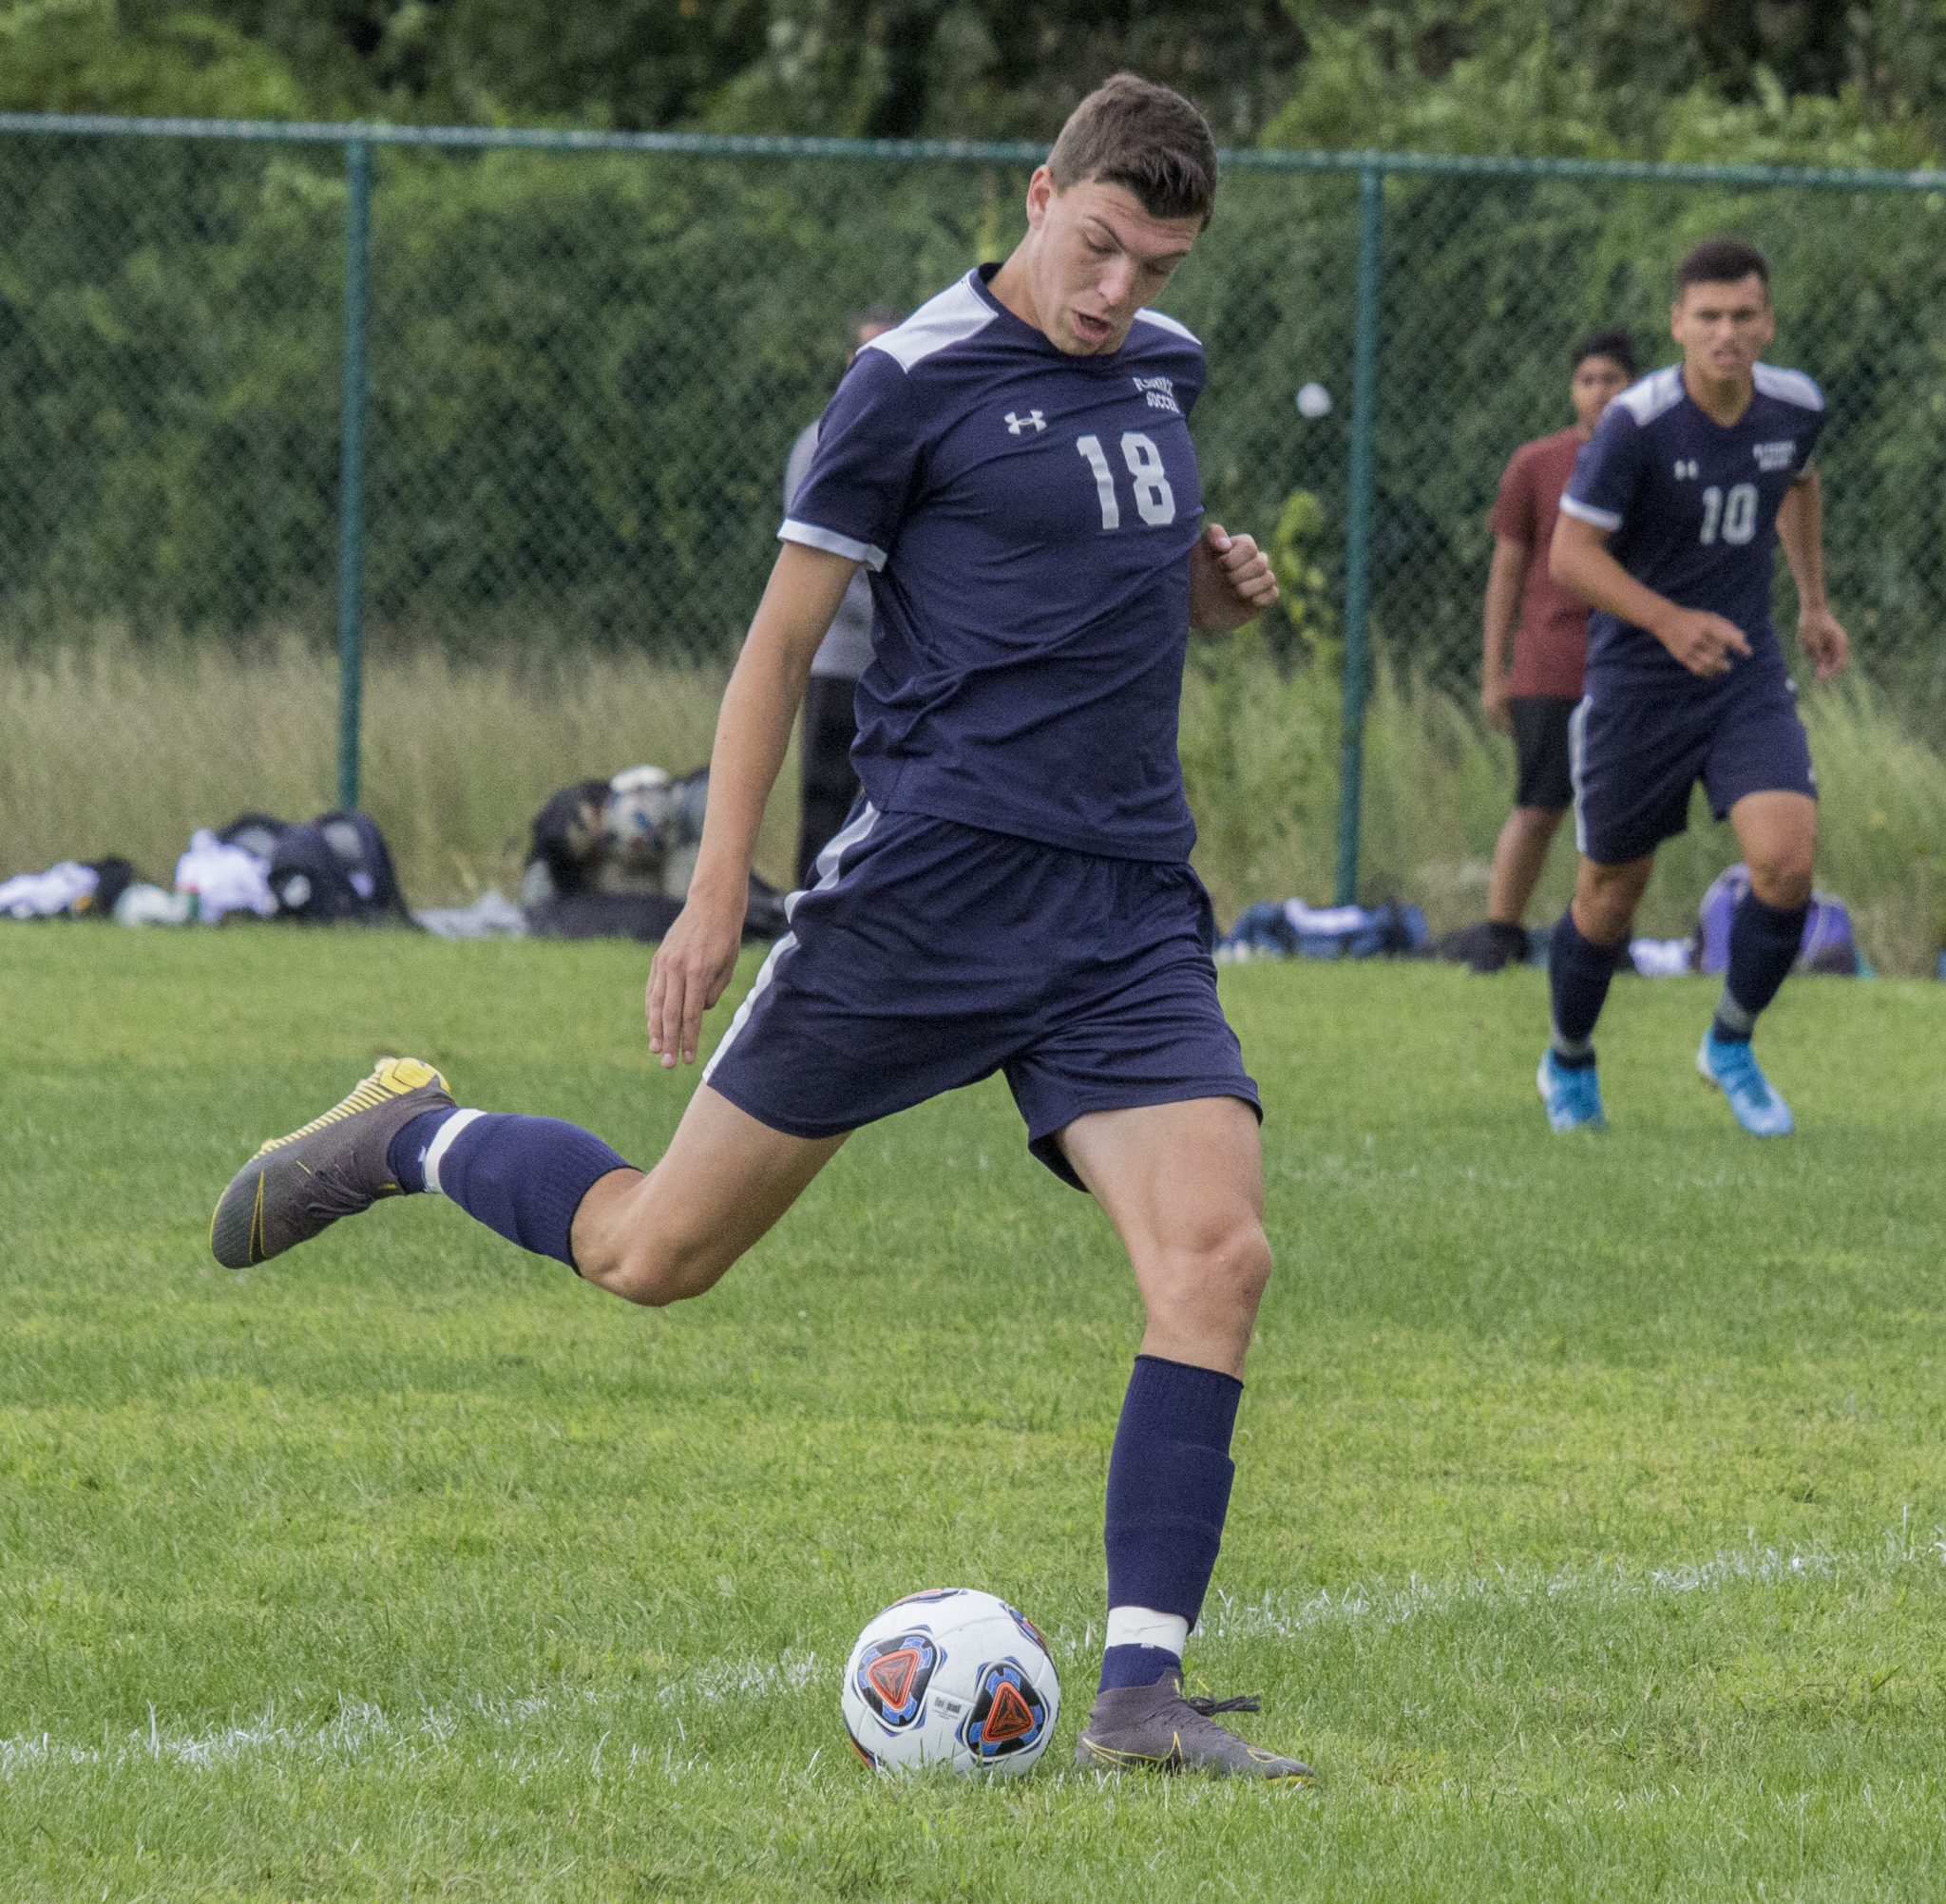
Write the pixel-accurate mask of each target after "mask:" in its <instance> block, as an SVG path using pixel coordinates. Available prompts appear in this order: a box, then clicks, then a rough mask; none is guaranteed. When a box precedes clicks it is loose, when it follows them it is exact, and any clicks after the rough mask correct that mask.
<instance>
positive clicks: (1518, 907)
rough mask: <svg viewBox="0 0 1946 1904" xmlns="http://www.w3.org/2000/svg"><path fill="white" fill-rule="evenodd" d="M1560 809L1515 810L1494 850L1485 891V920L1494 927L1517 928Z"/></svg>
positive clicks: (1543, 863)
mask: <svg viewBox="0 0 1946 1904" xmlns="http://www.w3.org/2000/svg"><path fill="white" fill-rule="evenodd" d="M1565 810H1566V809H1563V808H1559V807H1516V808H1515V809H1514V810H1513V811H1512V812H1511V813H1509V814H1508V815H1507V823H1506V825H1505V826H1503V827H1502V828H1500V837H1499V840H1498V843H1497V844H1496V846H1495V847H1494V871H1493V880H1492V882H1491V884H1490V885H1488V887H1487V898H1486V916H1487V918H1488V919H1489V920H1490V921H1491V922H1492V923H1494V924H1496V925H1518V924H1520V923H1522V922H1523V921H1524V920H1525V919H1526V917H1527V904H1528V902H1529V901H1530V900H1531V899H1532V898H1533V897H1534V888H1535V887H1536V885H1539V883H1540V875H1541V869H1542V868H1543V867H1544V866H1546V865H1547V852H1548V848H1549V847H1551V846H1552V845H1553V844H1554V838H1555V833H1556V832H1557V831H1558V830H1559V828H1560V824H1561V815H1562V813H1563V812H1564V811H1565Z"/></svg>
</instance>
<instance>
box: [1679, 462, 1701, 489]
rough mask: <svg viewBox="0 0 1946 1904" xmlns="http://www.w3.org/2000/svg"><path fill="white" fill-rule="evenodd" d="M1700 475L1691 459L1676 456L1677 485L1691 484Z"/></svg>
mask: <svg viewBox="0 0 1946 1904" xmlns="http://www.w3.org/2000/svg"><path fill="white" fill-rule="evenodd" d="M1702 473H1703V471H1702V469H1701V468H1700V467H1699V466H1698V465H1697V463H1696V461H1695V459H1694V458H1693V457H1688V456H1678V457H1677V458H1676V481H1677V482H1678V483H1693V482H1695V480H1696V479H1697V477H1699V476H1700V475H1702Z"/></svg>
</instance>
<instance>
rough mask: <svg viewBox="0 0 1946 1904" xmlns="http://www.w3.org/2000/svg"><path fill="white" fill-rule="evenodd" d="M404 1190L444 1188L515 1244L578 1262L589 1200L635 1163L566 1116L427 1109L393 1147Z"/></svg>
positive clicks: (393, 1160)
mask: <svg viewBox="0 0 1946 1904" xmlns="http://www.w3.org/2000/svg"><path fill="white" fill-rule="evenodd" d="M388 1161H389V1162H390V1164H391V1173H392V1175H393V1177H394V1178H395V1179H396V1180H397V1182H398V1185H399V1188H400V1189H401V1190H437V1191H438V1192H439V1193H440V1194H441V1195H442V1196H445V1197H447V1198H448V1199H449V1200H450V1201H452V1202H453V1203H456V1204H458V1205H459V1207H460V1208H461V1209H463V1210H465V1211H466V1212H467V1215H468V1216H470V1217H473V1218H475V1219H476V1220H477V1221H479V1222H481V1223H484V1224H485V1225H486V1228H488V1229H491V1230H496V1231H497V1232H498V1233H499V1234H500V1235H502V1236H504V1237H506V1239H507V1241H508V1242H509V1243H518V1244H519V1245H520V1247H522V1248H523V1249H531V1250H533V1251H534V1252H535V1254H537V1255H540V1256H551V1257H553V1258H554V1260H555V1261H556V1262H557V1263H565V1264H566V1265H567V1266H568V1267H569V1268H570V1269H573V1268H574V1267H575V1260H574V1252H573V1250H572V1249H571V1248H570V1247H568V1239H569V1236H570V1234H571V1232H572V1230H573V1228H574V1213H575V1211H576V1210H578V1209H580V1208H581V1204H582V1198H583V1197H584V1196H586V1195H587V1193H588V1191H589V1190H592V1189H593V1188H594V1186H595V1185H596V1183H597V1182H599V1181H600V1179H601V1178H602V1177H605V1176H606V1175H607V1174H608V1173H609V1171H625V1170H629V1169H632V1168H633V1166H632V1165H631V1164H630V1163H629V1161H628V1159H627V1158H626V1157H624V1156H621V1155H620V1153H618V1152H615V1151H612V1150H610V1149H609V1148H608V1146H607V1145H606V1144H604V1143H603V1142H602V1141H601V1138H599V1137H597V1136H594V1135H592V1134H591V1133H588V1132H586V1131H583V1130H582V1128H581V1126H580V1125H578V1124H569V1123H565V1122H563V1120H562V1119H561V1118H559V1117H523V1116H518V1115H512V1114H506V1113H504V1112H491V1113H489V1112H486V1111H446V1110H439V1111H428V1112H426V1113H424V1114H422V1115H420V1116H417V1117H414V1118H413V1119H412V1121H411V1122H410V1124H406V1125H403V1126H401V1127H400V1130H399V1133H398V1134H397V1136H395V1137H394V1138H393V1139H392V1140H391V1150H390V1152H388Z"/></svg>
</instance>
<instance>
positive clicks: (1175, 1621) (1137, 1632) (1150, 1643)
mask: <svg viewBox="0 0 1946 1904" xmlns="http://www.w3.org/2000/svg"><path fill="white" fill-rule="evenodd" d="M442 1134H444V1133H442ZM1189 1637H1190V1623H1189V1622H1188V1621H1187V1620H1185V1619H1184V1618H1183V1617H1182V1616H1181V1615H1180V1614H1179V1613H1158V1612H1157V1611H1156V1610H1155V1609H1154V1608H1153V1607H1111V1608H1110V1609H1108V1642H1107V1643H1108V1645H1110V1646H1111V1647H1160V1648H1161V1650H1162V1651H1163V1652H1165V1653H1173V1654H1174V1655H1175V1656H1176V1658H1177V1659H1181V1658H1182V1649H1183V1647H1186V1646H1187V1645H1188V1644H1189Z"/></svg>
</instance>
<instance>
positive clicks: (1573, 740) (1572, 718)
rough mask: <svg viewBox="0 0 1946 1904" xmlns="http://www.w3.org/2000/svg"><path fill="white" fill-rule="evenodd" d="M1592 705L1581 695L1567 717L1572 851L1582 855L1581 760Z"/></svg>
mask: <svg viewBox="0 0 1946 1904" xmlns="http://www.w3.org/2000/svg"><path fill="white" fill-rule="evenodd" d="M1591 706H1593V701H1592V700H1591V699H1590V697H1589V696H1588V695H1582V696H1581V698H1580V699H1579V700H1578V701H1576V702H1575V703H1574V713H1573V714H1570V715H1569V716H1568V784H1569V785H1570V786H1571V787H1573V788H1574V850H1575V851H1576V852H1577V853H1583V854H1585V853H1586V852H1587V851H1588V819H1587V816H1586V815H1585V814H1584V813H1583V812H1582V810H1581V759H1582V750H1583V749H1584V748H1586V747H1587V745H1588V710H1589V708H1590V707H1591Z"/></svg>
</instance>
